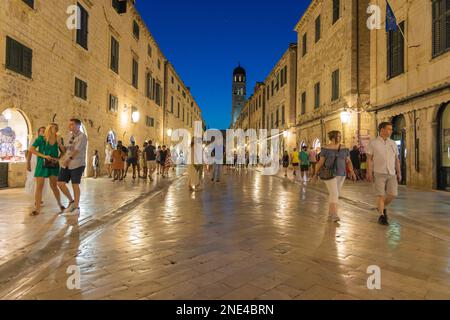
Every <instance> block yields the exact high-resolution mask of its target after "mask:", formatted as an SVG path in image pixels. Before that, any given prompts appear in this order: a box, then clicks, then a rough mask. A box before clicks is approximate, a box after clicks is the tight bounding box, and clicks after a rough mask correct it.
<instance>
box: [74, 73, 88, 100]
mask: <svg viewBox="0 0 450 320" xmlns="http://www.w3.org/2000/svg"><path fill="white" fill-rule="evenodd" d="M75 96H76V97H78V98H80V99H83V100H87V83H86V82H84V81H83V80H80V79H78V78H75Z"/></svg>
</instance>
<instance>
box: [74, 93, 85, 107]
mask: <svg viewBox="0 0 450 320" xmlns="http://www.w3.org/2000/svg"><path fill="white" fill-rule="evenodd" d="M72 98H73V99H74V100H76V101H78V102H80V103H82V104H86V105H88V104H89V100H87V99H86V100H84V99H83V98H80V97H77V96H76V95H74V94H72Z"/></svg>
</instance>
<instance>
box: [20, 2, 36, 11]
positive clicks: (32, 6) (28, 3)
mask: <svg viewBox="0 0 450 320" xmlns="http://www.w3.org/2000/svg"><path fill="white" fill-rule="evenodd" d="M22 1H23V2H25V3H26V4H27V5H28V6H29V7H30V8H33V9H34V0H22Z"/></svg>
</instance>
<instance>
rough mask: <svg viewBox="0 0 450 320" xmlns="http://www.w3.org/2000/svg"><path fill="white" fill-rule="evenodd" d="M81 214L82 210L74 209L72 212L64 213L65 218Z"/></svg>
mask: <svg viewBox="0 0 450 320" xmlns="http://www.w3.org/2000/svg"><path fill="white" fill-rule="evenodd" d="M79 214H80V208H75V207H74V208H73V209H72V210H71V211H68V212H66V213H64V215H65V216H77V215H79Z"/></svg>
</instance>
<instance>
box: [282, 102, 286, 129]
mask: <svg viewBox="0 0 450 320" xmlns="http://www.w3.org/2000/svg"><path fill="white" fill-rule="evenodd" d="M285 122H286V119H285V115H284V106H282V107H281V124H282V125H284V124H285Z"/></svg>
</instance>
